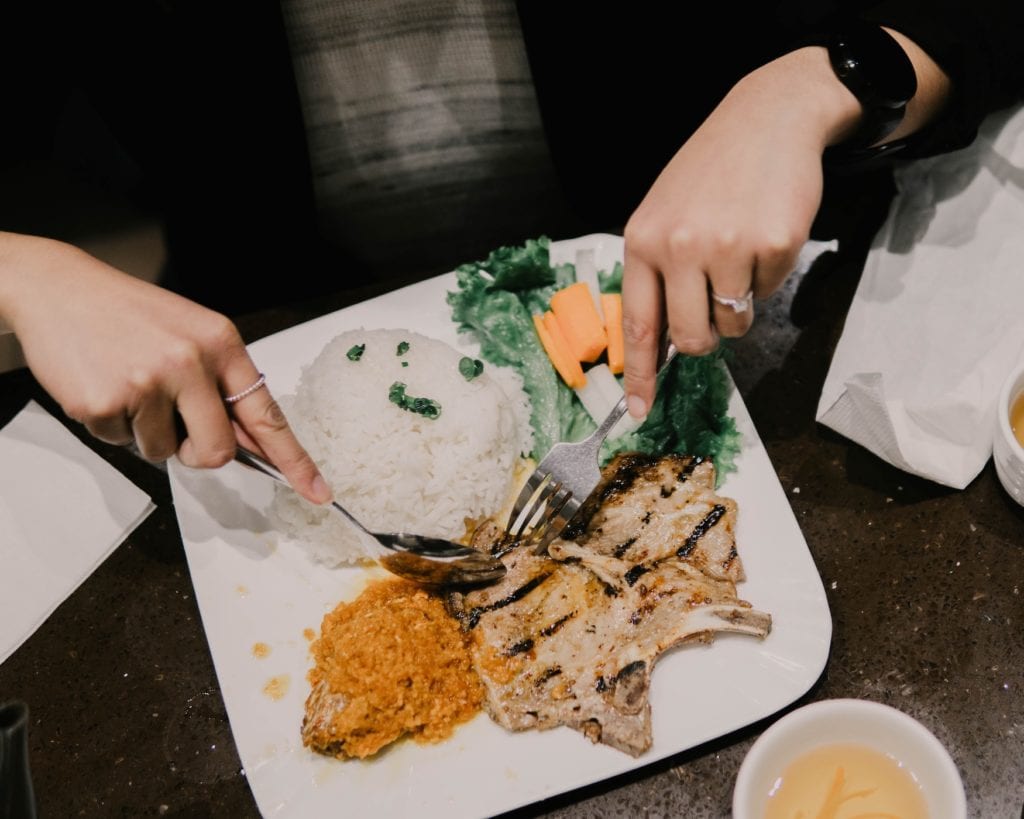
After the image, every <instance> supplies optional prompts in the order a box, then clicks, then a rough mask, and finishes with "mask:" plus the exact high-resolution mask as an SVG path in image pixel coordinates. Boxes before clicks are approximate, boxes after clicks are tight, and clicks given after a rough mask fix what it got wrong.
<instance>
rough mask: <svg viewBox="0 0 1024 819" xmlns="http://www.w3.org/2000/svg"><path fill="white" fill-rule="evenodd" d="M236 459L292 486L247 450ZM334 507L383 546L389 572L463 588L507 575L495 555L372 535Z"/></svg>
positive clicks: (400, 535) (381, 558)
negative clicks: (462, 586) (463, 586)
mask: <svg viewBox="0 0 1024 819" xmlns="http://www.w3.org/2000/svg"><path fill="white" fill-rule="evenodd" d="M235 460H236V461H238V462H239V463H241V464H244V465H245V466H248V467H250V468H251V469H255V470H256V471H257V472H262V473H263V474H264V475H269V476H270V477H271V478H273V479H274V480H275V481H280V482H281V483H283V484H284V485H285V486H289V487H290V484H289V483H288V480H287V479H286V478H285V476H284V475H282V474H281V472H280V471H279V470H278V469H277V467H275V466H274V465H273V464H272V463H270V462H269V461H266V460H264V459H263V458H261V457H260V456H259V455H257V454H256V453H254V452H250V451H249V450H248V449H245V448H244V447H238V448H237V449H236V450H235ZM332 506H334V508H335V509H336V510H337V511H339V512H341V514H343V515H344V516H345V517H346V518H347V519H348V521H349V522H350V523H351V524H352V525H353V526H355V527H357V528H358V529H359V530H360V531H362V532H364V533H366V534H367V535H369V539H368V540H367V543H375V544H377V546H378V547H379V548H378V549H377V551H376V554H375V555H374V557H375V558H376V559H377V561H378V562H379V563H380V564H381V565H382V566H383V567H384V568H385V569H387V570H388V571H389V572H391V573H392V574H396V575H398V576H399V577H404V578H405V579H407V580H413V581H415V582H417V583H423V584H424V585H428V586H457V585H458V586H461V585H470V584H477V583H492V582H494V581H495V580H500V579H501V578H502V577H504V576H505V571H506V569H505V566H504V564H502V562H501V561H500V560H498V559H497V558H496V557H492V556H491V555H488V554H485V553H484V552H481V551H478V550H476V549H471V548H470V547H468V546H462V545H460V544H458V543H453V542H452V541H450V540H442V539H439V538H433V537H424V536H423V535H410V534H407V533H405V532H395V533H389V534H382V533H380V532H371V531H370V530H369V529H367V528H366V527H365V526H363V524H361V523H360V522H359V521H358V520H356V519H355V518H354V517H353V516H352V513H351V512H349V511H348V510H347V509H345V507H343V506H342V505H341V504H340V503H338V502H337V501H332Z"/></svg>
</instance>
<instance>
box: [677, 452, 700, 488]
mask: <svg viewBox="0 0 1024 819" xmlns="http://www.w3.org/2000/svg"><path fill="white" fill-rule="evenodd" d="M702 463H704V457H703V456H702V455H695V456H693V457H692V458H690V460H689V461H688V462H687V463H686V465H685V466H684V467H683V468H682V469H680V470H679V471H678V472H677V473H676V477H678V478H679V482H680V483H685V482H686V481H687V480H688V479H689V477H690V476H691V475H692V474H693V470H695V469H696V468H697V467H698V466H700V465H701V464H702Z"/></svg>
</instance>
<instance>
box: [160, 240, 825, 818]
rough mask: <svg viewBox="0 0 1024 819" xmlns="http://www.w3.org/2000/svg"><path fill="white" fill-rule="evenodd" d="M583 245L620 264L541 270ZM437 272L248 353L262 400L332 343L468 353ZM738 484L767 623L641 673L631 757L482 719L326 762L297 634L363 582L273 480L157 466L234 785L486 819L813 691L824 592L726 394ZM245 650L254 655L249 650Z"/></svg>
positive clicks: (751, 568)
mask: <svg viewBox="0 0 1024 819" xmlns="http://www.w3.org/2000/svg"><path fill="white" fill-rule="evenodd" d="M582 247H593V248H595V250H596V257H597V263H598V268H599V269H602V268H603V269H611V266H612V265H613V264H614V262H615V261H616V260H619V259H621V258H622V239H621V237H618V236H609V235H603V234H601V235H592V236H584V237H581V238H578V239H573V240H569V241H562V242H554V243H552V247H551V255H552V262H555V263H561V262H565V261H569V262H572V261H574V260H575V254H576V251H577V250H578V249H580V248H582ZM453 289H455V276H454V274H451V273H449V274H446V275H443V276H439V277H437V278H434V279H430V280H428V281H424V282H420V283H418V284H415V285H412V286H410V287H406V288H403V289H401V290H397V291H395V292H393V293H388V294H386V295H384V296H381V297H379V298H376V299H373V300H370V301H367V302H363V303H361V304H357V305H354V306H352V307H348V308H346V309H344V310H340V311H338V312H336V313H332V314H330V315H326V316H322V317H321V318H318V319H315V320H313V321H310V322H307V323H305V324H302V325H299V326H297V327H293V328H290V329H288V330H285V331H284V332H281V333H278V334H276V335H273V336H269V337H267V338H264V339H261V340H260V341H258V342H256V343H255V344H252V345H251V346H250V348H249V350H250V354H251V355H252V358H253V360H254V361H255V362H256V365H257V366H258V367H259V369H260V370H262V371H263V372H265V373H266V375H267V382H268V383H269V384H270V385H271V386H272V388H273V389H274V392H275V394H276V395H284V394H286V393H289V392H294V390H295V388H296V386H297V384H298V379H299V375H300V371H301V368H302V366H303V365H305V364H307V363H309V362H310V361H312V359H313V358H314V357H315V356H316V355H317V354H318V353H319V351H320V350H321V349H322V348H323V346H324V345H325V344H326V343H327V342H328V341H330V340H331V339H332V338H333V337H334V336H335V335H337V334H338V333H340V332H342V331H344V330H347V329H353V328H358V327H366V328H376V327H385V328H404V329H408V330H413V331H417V332H420V333H423V334H425V335H428V336H432V337H434V338H438V339H441V340H443V341H446V342H448V343H450V344H453V345H455V346H458V347H462V348H465V349H466V350H467V353H468V354H473V353H475V352H476V350H475V349H473V348H472V347H469V346H467V344H466V341H465V340H464V339H462V340H460V339H459V337H458V334H457V331H456V326H455V324H454V323H452V321H451V318H450V312H449V308H448V305H447V303H446V301H445V294H446V293H447V292H448V291H450V290H453ZM730 411H731V413H732V415H733V416H734V417H735V419H736V422H737V425H738V427H739V429H740V431H741V433H742V434H743V450H742V452H741V454H740V456H739V458H738V459H737V470H736V472H734V473H733V474H731V475H729V476H728V478H727V479H726V481H725V482H724V484H723V486H722V487H721V489H720V492H721V493H722V494H723V495H727V496H730V497H732V498H735V499H736V501H737V502H738V503H739V510H740V512H739V520H738V525H737V544H738V549H739V552H740V556H741V557H742V559H743V563H744V567H745V569H746V574H747V580H746V581H745V582H743V583H741V584H740V585H739V589H738V592H739V595H740V597H741V598H742V599H744V600H747V601H749V602H750V603H751V604H752V605H753V606H754V607H755V608H757V609H760V610H762V611H766V612H769V613H771V615H772V618H773V628H772V633H771V634H770V635H769V636H768V637H767V638H766V639H764V640H763V641H760V640H757V639H754V638H750V637H746V636H740V635H720V636H719V637H718V638H717V639H716V640H715V642H714V644H713V645H710V646H704V645H693V646H686V647H681V648H678V649H676V650H674V651H671V652H669V653H668V654H667V655H665V656H663V657H662V659H661V660H660V661H659V662H658V665H657V668H656V670H655V672H654V674H653V679H652V687H651V693H650V698H651V706H652V711H653V733H654V743H653V745H652V747H651V748H650V750H648V752H647V753H646V754H644V755H643V756H641V757H640V758H639V759H633V758H632V757H629V756H627V755H626V754H623V753H621V752H619V751H616V750H613V749H611V748H608V747H606V746H602V745H592V744H590V742H588V741H587V740H586V739H585V738H584V737H583V736H582V735H581V734H578V733H576V732H575V731H572V730H570V729H568V728H558V729H555V730H551V731H546V732H526V733H519V734H513V733H510V732H508V731H506V730H505V729H503V728H501V727H499V726H498V725H496V724H494V723H493V722H491V721H490V719H489V718H488V717H487V716H485V715H482V714H481V715H479V716H478V717H477V718H476V719H475V720H473V721H472V722H470V723H469V724H467V725H464V726H462V727H461V728H459V729H458V730H457V731H456V733H455V735H454V736H453V737H452V738H451V739H449V740H448V741H446V742H443V743H440V744H437V745H418V744H416V743H414V742H401V743H398V744H397V745H396V746H394V747H392V748H391V749H389V750H385V751H384V752H382V753H381V754H379V755H378V757H377V758H375V759H373V760H371V761H345V762H342V761H338V760H335V759H331V758H328V757H323V756H320V755H317V754H315V753H312V752H310V751H309V750H307V749H306V748H304V747H303V745H302V740H301V738H300V735H299V732H300V726H301V724H302V716H303V706H304V703H305V699H306V696H307V694H308V693H309V685H308V682H307V681H306V673H307V671H308V669H309V667H310V657H309V639H308V638H309V634H310V631H312V632H315V633H317V634H318V633H319V629H320V621H321V619H322V618H323V616H324V614H326V613H327V612H328V611H330V610H332V609H333V608H334V607H335V606H336V605H337V604H338V603H339V602H340V601H342V600H346V599H351V598H352V597H354V596H355V595H356V594H357V593H358V592H359V590H360V589H361V588H362V586H363V585H364V584H365V582H366V580H367V578H368V577H370V576H371V574H372V573H371V572H369V571H367V570H364V569H357V568H342V569H328V568H326V567H324V566H322V565H319V564H316V563H314V562H313V561H312V560H311V559H310V558H309V557H308V555H307V553H306V552H304V551H303V550H302V549H301V548H300V546H299V545H298V544H296V543H294V542H291V541H289V540H288V539H287V538H285V537H284V536H283V535H280V534H278V533H277V532H275V531H274V527H273V522H272V521H271V520H270V519H269V518H268V516H267V513H266V510H267V507H268V505H269V503H270V500H271V498H272V495H273V489H272V485H271V481H269V480H268V479H267V478H265V477H263V476H260V475H257V474H256V473H253V472H251V471H249V470H246V469H245V468H244V467H241V466H239V465H237V464H229V465H228V466H226V467H224V468H223V469H219V470H216V471H193V470H189V469H186V468H184V467H182V466H181V465H180V464H178V463H172V465H171V470H170V474H171V488H172V491H173V495H174V503H175V508H176V511H177V516H178V522H179V524H180V527H181V533H182V539H183V540H184V544H185V551H186V555H187V557H188V563H189V570H190V571H191V574H192V582H193V584H194V586H195V590H196V595H197V599H198V603H199V609H200V612H201V614H202V619H203V626H204V628H205V629H206V634H207V638H208V640H209V643H210V649H211V651H212V654H213V660H214V664H215V666H216V670H217V677H218V680H219V682H220V687H221V691H222V694H223V697H224V702H225V704H226V706H227V711H228V716H229V719H230V721H231V729H232V733H233V735H234V739H235V743H236V745H237V747H238V752H239V754H240V756H241V759H242V763H243V764H244V766H245V772H246V776H247V777H248V780H249V784H250V786H251V787H252V791H253V794H254V795H255V798H256V802H257V804H258V806H259V808H260V811H261V812H262V813H263V815H264V816H282V817H283V816H294V817H313V816H328V815H370V814H373V815H378V816H416V817H418V819H427V818H428V817H445V819H454V817H461V816H492V815H494V814H497V813H501V812H503V811H507V810H511V809H513V808H516V807H520V806H523V805H526V804H529V803H532V802H536V801H538V800H541V799H545V798H547V797H550V796H552V795H554V794H558V793H562V792H565V791H569V790H572V789H574V788H578V787H581V786H583V785H587V784H590V783H593V782H597V781H600V780H603V779H606V778H608V777H611V776H615V775H617V774H621V773H623V772H625V771H628V770H632V769H634V768H638V767H640V766H643V765H646V764H649V763H651V762H654V761H655V760H658V759H661V758H663V757H666V756H669V755H671V754H676V753H679V752H680V751H684V750H686V749H688V748H692V747H694V746H696V745H700V744H701V743H704V742H707V741H709V740H711V739H714V738H716V737H719V736H722V735H723V734H727V733H729V732H731V731H735V730H737V729H739V728H742V727H743V726H746V725H749V724H751V723H752V722H755V721H757V720H760V719H763V718H764V717H767V716H770V715H771V714H773V713H775V712H777V711H779V710H780V709H782V708H784V707H785V706H787V705H789V704H790V703H792V702H793V701H795V700H796V699H798V698H799V697H800V696H802V695H803V694H804V693H805V692H806V691H807V690H808V689H809V688H810V687H811V685H813V683H814V682H815V680H816V679H817V678H818V676H819V674H820V673H821V671H822V669H823V668H824V666H825V662H826V659H827V657H828V652H829V644H830V641H831V636H832V620H831V616H830V614H829V609H828V603H827V601H826V598H825V591H824V588H823V587H822V583H821V579H820V577H819V576H818V572H817V569H816V567H815V565H814V562H813V560H812V559H811V555H810V553H809V552H808V549H807V544H806V542H805V541H804V538H803V535H802V534H801V532H800V529H799V527H798V526H797V523H796V520H795V518H794V516H793V512H792V510H791V508H790V506H789V502H788V500H787V499H786V496H785V493H784V492H783V490H782V487H781V485H780V484H779V480H778V477H777V476H776V474H775V471H774V469H773V468H772V465H771V462H770V461H769V459H768V455H767V453H766V452H765V449H764V447H763V446H762V444H761V441H760V439H759V438H758V436H757V432H756V431H755V429H754V426H753V423H752V421H751V419H750V416H749V414H748V413H747V410H746V408H745V406H744V405H743V402H742V400H741V398H740V396H739V394H738V393H737V392H736V391H735V389H734V390H733V394H732V397H731V401H730ZM257 643H262V644H265V645H266V647H267V648H268V649H269V651H254V646H255V645H256V644H257Z"/></svg>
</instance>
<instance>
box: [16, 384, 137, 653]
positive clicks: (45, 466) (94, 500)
mask: <svg viewBox="0 0 1024 819" xmlns="http://www.w3.org/2000/svg"><path fill="white" fill-rule="evenodd" d="M154 508H155V507H154V505H153V503H152V501H151V500H150V498H149V496H148V495H146V493H144V492H142V491H141V490H140V489H138V487H136V486H135V485H134V484H133V483H132V482H131V481H129V480H128V479H126V478H125V477H124V476H123V475H121V473H120V472H118V471H117V470H116V469H114V468H113V467H112V466H110V464H108V463H107V462H106V461H104V460H103V459H102V458H100V457H99V456H98V455H96V454H95V453H94V452H93V451H92V450H91V449H89V448H88V447H87V446H85V445H84V444H83V443H82V442H81V441H79V440H78V439H77V438H76V437H75V436H74V435H72V434H71V432H69V431H68V430H67V428H65V427H64V425H63V424H61V423H60V422H59V421H58V420H57V419H56V418H54V417H53V416H51V415H50V414H49V413H47V412H46V410H44V409H43V408H42V407H41V406H39V404H37V403H35V402H34V401H33V402H29V404H28V405H27V406H26V407H25V409H23V410H22V411H21V412H20V413H19V414H18V415H17V416H16V417H15V418H14V420H12V421H11V422H10V423H9V424H8V425H7V426H5V427H4V428H3V429H0V663H2V662H3V661H4V660H6V659H7V658H8V657H9V656H10V655H11V654H13V653H14V651H15V650H16V649H17V648H18V646H20V645H21V644H22V643H23V642H24V641H25V640H27V639H28V638H29V637H30V636H31V635H32V633H33V632H34V631H35V630H36V629H37V628H39V626H40V625H42V623H43V622H44V621H45V620H46V618H47V617H49V616H50V614H51V613H53V611H54V610H55V609H56V608H57V606H59V605H60V604H61V603H62V602H63V601H64V600H65V599H66V598H67V597H68V595H70V594H71V592H73V591H74V590H75V589H76V588H78V586H79V585H80V584H81V583H82V581H84V580H85V579H86V578H87V577H88V576H89V575H90V574H92V572H93V571H94V570H95V569H96V567H97V566H99V565H100V563H102V562H103V561H104V560H105V559H106V558H107V556H108V555H110V553H111V552H113V551H114V549H116V548H117V547H118V546H119V545H120V544H121V542H122V541H123V540H124V539H125V537H127V536H128V534H129V533H130V532H131V531H132V530H133V529H134V528H135V527H136V526H138V525H139V524H140V523H141V522H142V521H143V520H145V518H146V516H147V515H148V514H149V513H150V512H151V511H153V509H154Z"/></svg>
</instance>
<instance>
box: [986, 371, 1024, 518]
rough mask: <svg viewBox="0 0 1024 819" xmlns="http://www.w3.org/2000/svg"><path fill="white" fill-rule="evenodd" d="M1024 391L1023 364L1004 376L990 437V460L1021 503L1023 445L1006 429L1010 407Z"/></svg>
mask: <svg viewBox="0 0 1024 819" xmlns="http://www.w3.org/2000/svg"><path fill="white" fill-rule="evenodd" d="M1022 392H1024V365H1022V366H1020V367H1018V368H1017V369H1016V370H1014V371H1013V372H1012V373H1010V375H1009V376H1008V377H1007V379H1006V381H1005V382H1004V383H1003V388H1002V390H1000V391H999V403H998V404H996V430H995V436H994V437H993V439H992V460H994V461H995V464H996V474H997V475H999V482H1000V483H1001V484H1002V485H1003V488H1005V489H1006V491H1007V492H1008V493H1009V494H1010V497H1011V498H1013V499H1014V500H1015V501H1017V503H1019V504H1021V506H1024V447H1021V445H1020V443H1019V442H1018V441H1017V439H1016V438H1015V437H1014V435H1013V430H1012V429H1010V407H1011V405H1012V404H1013V402H1014V400H1015V399H1016V398H1017V396H1019V395H1020V394H1021V393H1022Z"/></svg>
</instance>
